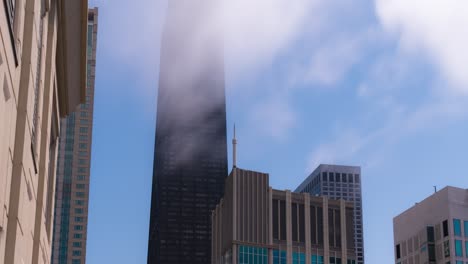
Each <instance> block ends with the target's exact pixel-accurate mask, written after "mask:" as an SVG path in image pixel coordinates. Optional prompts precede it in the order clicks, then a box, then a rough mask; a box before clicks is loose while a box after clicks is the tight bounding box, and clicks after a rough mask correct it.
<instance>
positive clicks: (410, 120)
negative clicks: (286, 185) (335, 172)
mask: <svg viewBox="0 0 468 264" xmlns="http://www.w3.org/2000/svg"><path fill="white" fill-rule="evenodd" d="M436 100H437V101H429V102H426V103H424V104H422V105H420V106H419V107H416V108H415V109H411V110H407V109H403V108H401V107H399V106H398V105H397V104H395V103H390V104H388V105H387V107H388V111H387V114H386V115H384V116H382V117H381V121H382V122H381V124H380V126H379V127H377V128H375V129H369V130H356V128H355V127H354V126H353V127H347V128H341V129H340V131H339V133H336V134H335V135H333V137H332V140H331V141H329V142H328V143H323V144H321V145H320V146H318V147H317V148H316V149H315V150H314V151H312V152H311V153H310V155H309V158H308V164H307V165H308V166H307V169H308V171H311V170H313V169H315V167H316V166H317V165H318V164H320V163H336V162H338V163H345V164H346V163H349V162H363V163H362V164H361V165H362V166H364V167H370V166H377V165H378V164H379V163H380V162H383V161H385V159H386V158H388V157H389V155H388V153H389V150H391V149H392V148H393V147H395V146H396V145H397V144H398V143H399V142H401V140H402V139H404V138H405V137H409V136H411V135H419V134H421V133H425V132H427V131H430V130H432V129H438V128H441V127H446V126H448V125H450V124H454V123H456V122H465V121H466V120H467V119H468V110H467V109H466V105H467V104H468V101H467V100H466V98H464V97H462V98H452V99H449V100H444V101H440V100H439V99H436Z"/></svg>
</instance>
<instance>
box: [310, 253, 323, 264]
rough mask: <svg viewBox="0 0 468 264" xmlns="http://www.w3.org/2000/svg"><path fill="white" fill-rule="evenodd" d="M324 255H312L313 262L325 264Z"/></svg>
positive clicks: (314, 263)
mask: <svg viewBox="0 0 468 264" xmlns="http://www.w3.org/2000/svg"><path fill="white" fill-rule="evenodd" d="M323 262H324V261H323V256H316V255H312V261H311V263H312V264H323Z"/></svg>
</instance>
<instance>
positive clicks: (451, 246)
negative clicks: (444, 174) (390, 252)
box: [393, 186, 468, 264]
mask: <svg viewBox="0 0 468 264" xmlns="http://www.w3.org/2000/svg"><path fill="white" fill-rule="evenodd" d="M393 237H394V245H395V248H394V249H395V263H397V264H401V263H408V264H413V263H414V264H419V263H429V264H447V263H449V264H466V263H468V189H461V188H456V187H450V186H449V187H445V188H444V189H442V190H440V191H438V192H436V193H434V194H433V195H431V196H429V197H427V198H426V199H424V200H423V201H421V202H419V203H416V204H415V205H414V206H413V207H411V208H409V209H408V210H406V211H405V212H403V213H401V214H400V215H398V216H397V217H395V218H394V219H393Z"/></svg>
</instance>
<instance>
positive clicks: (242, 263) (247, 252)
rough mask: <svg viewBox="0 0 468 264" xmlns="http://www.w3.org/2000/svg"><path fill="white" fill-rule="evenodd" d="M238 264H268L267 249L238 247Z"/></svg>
mask: <svg viewBox="0 0 468 264" xmlns="http://www.w3.org/2000/svg"><path fill="white" fill-rule="evenodd" d="M285 263H286V262H285ZM239 264H268V249H266V248H260V247H251V246H244V245H240V246H239Z"/></svg>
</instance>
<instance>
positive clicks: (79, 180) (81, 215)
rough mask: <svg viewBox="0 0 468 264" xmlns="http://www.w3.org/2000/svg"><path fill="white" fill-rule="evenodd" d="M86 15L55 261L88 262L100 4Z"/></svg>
mask: <svg viewBox="0 0 468 264" xmlns="http://www.w3.org/2000/svg"><path fill="white" fill-rule="evenodd" d="M87 18H88V20H87V21H88V27H87V29H88V30H87V42H86V44H87V46H86V50H87V52H86V70H87V75H86V77H87V79H86V92H85V95H86V97H85V101H84V103H82V104H80V105H79V106H78V107H77V108H76V110H75V112H74V113H72V114H71V115H70V116H68V117H67V118H63V119H62V120H61V122H60V124H61V130H60V141H59V148H58V155H57V157H58V158H57V180H56V185H55V188H56V192H55V206H54V207H55V211H54V212H55V214H54V230H53V234H54V236H53V241H52V258H51V259H52V262H51V263H52V264H67V263H73V264H85V263H86V240H87V231H88V204H89V184H90V176H91V147H92V138H93V114H94V91H95V89H94V88H95V79H96V48H97V32H98V8H97V7H95V8H92V9H89V10H88V17H87Z"/></svg>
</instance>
